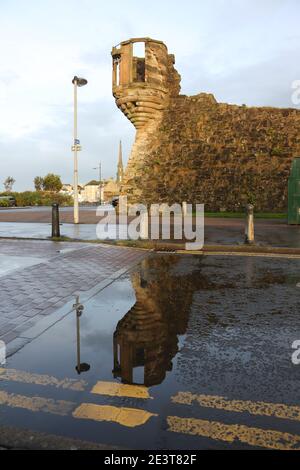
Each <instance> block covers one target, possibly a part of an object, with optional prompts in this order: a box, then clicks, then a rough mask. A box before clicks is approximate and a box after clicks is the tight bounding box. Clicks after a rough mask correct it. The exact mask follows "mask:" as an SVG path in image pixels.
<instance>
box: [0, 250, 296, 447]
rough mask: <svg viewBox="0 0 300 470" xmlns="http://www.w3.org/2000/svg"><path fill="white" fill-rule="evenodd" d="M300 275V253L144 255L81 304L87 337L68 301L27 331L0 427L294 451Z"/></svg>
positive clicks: (113, 441) (0, 393) (87, 437)
mask: <svg viewBox="0 0 300 470" xmlns="http://www.w3.org/2000/svg"><path fill="white" fill-rule="evenodd" d="M299 281H300V259H286V258H284V257H281V258H271V257H266V256H265V257H259V256H255V257H251V256H247V257H244V256H235V257H228V256H213V255H211V256H201V255H199V256H194V255H167V254H166V255H159V254H156V255H154V254H153V255H150V256H147V257H145V258H144V259H143V260H142V261H141V262H140V264H139V266H138V267H135V268H132V269H131V270H130V272H127V273H124V274H123V275H122V276H121V277H119V278H118V279H116V280H114V282H111V283H110V285H108V286H107V287H105V288H104V289H102V290H100V292H97V291H95V292H94V294H93V293H91V295H90V296H86V297H84V296H83V297H81V299H80V300H81V301H82V302H83V304H84V311H83V313H82V316H81V317H80V318H79V322H78V323H79V330H78V323H77V322H76V314H75V312H74V311H72V312H70V313H69V314H67V310H68V308H69V307H66V306H65V307H62V309H64V308H65V311H64V315H62V317H63V318H62V319H61V320H60V321H57V322H56V324H55V325H54V326H52V327H51V328H49V329H47V331H45V332H44V333H43V334H41V335H36V334H34V331H32V330H31V331H30V330H28V331H24V332H23V333H22V335H23V337H24V338H26V337H27V338H28V340H31V341H30V342H29V343H28V344H26V345H25V346H24V347H23V348H22V349H21V350H19V352H17V353H16V354H14V355H13V356H11V357H10V358H9V359H8V361H7V364H6V365H5V367H4V366H3V368H2V369H0V406H1V408H0V423H1V425H10V426H15V427H20V428H28V427H30V429H32V430H34V431H40V432H47V433H50V434H56V435H62V436H65V437H68V438H77V439H82V440H84V441H90V442H94V443H102V444H103V443H104V444H107V445H116V446H122V447H127V448H145V449H203V448H205V449H223V448H225V449H229V448H230V449H248V448H249V449H253V448H273V449H281V448H284V449H288V448H298V449H299V448H300V406H299V388H300V366H296V365H293V363H292V361H291V356H292V353H293V349H292V343H293V342H294V341H295V340H297V339H300V318H299V308H300V299H299V294H300V291H299V288H298V287H296V286H297V284H298V282H299ZM96 290H97V289H96ZM66 309H67V310H66ZM69 310H70V308H69ZM62 311H63V310H62ZM78 332H79V334H78ZM32 338H35V339H34V340H32ZM79 345H80V349H79V348H78V346H79ZM80 364H81V366H79V365H80ZM76 367H77V370H79V369H80V368H81V369H82V370H84V371H85V372H82V373H81V374H78V373H77V370H76ZM0 444H1V443H0Z"/></svg>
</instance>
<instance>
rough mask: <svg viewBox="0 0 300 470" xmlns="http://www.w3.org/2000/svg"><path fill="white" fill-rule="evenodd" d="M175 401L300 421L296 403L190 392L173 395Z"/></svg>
mask: <svg viewBox="0 0 300 470" xmlns="http://www.w3.org/2000/svg"><path fill="white" fill-rule="evenodd" d="M171 400H172V401H173V403H178V404H182V405H192V403H193V402H198V404H199V405H200V406H203V407H206V408H216V409H218V410H226V411H235V412H239V413H243V412H247V413H250V414H253V415H262V416H275V417H276V418H283V419H289V420H293V421H300V407H299V406H295V405H291V406H288V405H284V404H283V403H266V402H263V401H257V402H256V401H250V400H228V399H227V398H226V397H222V396H215V395H194V394H192V393H190V392H179V393H178V394H177V395H176V396H174V397H171Z"/></svg>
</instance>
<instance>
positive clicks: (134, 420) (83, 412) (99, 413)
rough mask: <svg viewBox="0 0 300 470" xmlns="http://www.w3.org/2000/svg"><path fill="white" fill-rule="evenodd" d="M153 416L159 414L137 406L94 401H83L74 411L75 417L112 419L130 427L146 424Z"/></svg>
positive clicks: (99, 419) (96, 419)
mask: <svg viewBox="0 0 300 470" xmlns="http://www.w3.org/2000/svg"><path fill="white" fill-rule="evenodd" d="M152 416H157V415H156V414H153V413H149V412H148V411H145V410H139V409H136V408H123V407H120V408H117V407H115V406H107V405H94V404H93V403H82V405H80V406H79V407H78V408H76V410H75V411H74V412H73V417H74V418H80V419H90V420H93V421H111V422H114V423H118V424H121V425H122V426H127V427H129V428H134V427H136V426H141V425H142V424H145V423H146V422H147V421H148V420H149V419H150V418H151V417H152Z"/></svg>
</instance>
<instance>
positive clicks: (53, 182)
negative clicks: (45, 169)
mask: <svg viewBox="0 0 300 470" xmlns="http://www.w3.org/2000/svg"><path fill="white" fill-rule="evenodd" d="M62 186H63V185H62V182H61V179H60V176H59V175H54V174H53V173H48V175H46V176H45V178H43V189H44V190H45V191H52V192H54V193H58V192H59V191H60V190H61V188H62Z"/></svg>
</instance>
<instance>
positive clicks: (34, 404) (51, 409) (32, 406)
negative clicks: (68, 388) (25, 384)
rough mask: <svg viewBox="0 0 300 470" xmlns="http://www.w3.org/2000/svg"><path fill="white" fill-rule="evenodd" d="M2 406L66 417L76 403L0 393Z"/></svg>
mask: <svg viewBox="0 0 300 470" xmlns="http://www.w3.org/2000/svg"><path fill="white" fill-rule="evenodd" d="M0 405H5V406H9V407H11V408H23V409H25V410H29V411H43V412H46V413H52V414H55V415H61V416H66V415H68V414H69V413H70V412H71V411H72V410H73V409H74V408H75V406H76V403H72V402H70V401H64V400H52V399H50V398H42V397H27V396H24V395H16V394H14V393H7V392H3V391H0Z"/></svg>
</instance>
